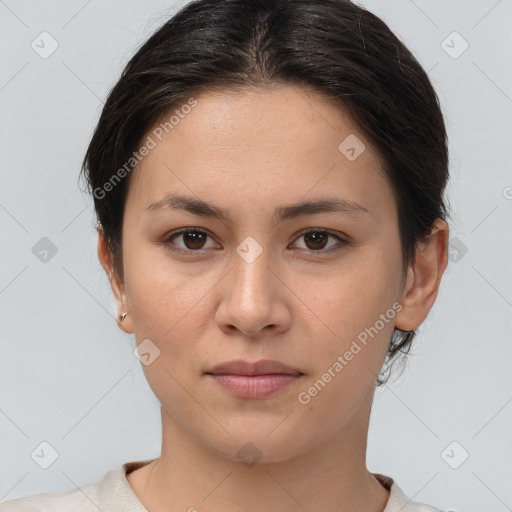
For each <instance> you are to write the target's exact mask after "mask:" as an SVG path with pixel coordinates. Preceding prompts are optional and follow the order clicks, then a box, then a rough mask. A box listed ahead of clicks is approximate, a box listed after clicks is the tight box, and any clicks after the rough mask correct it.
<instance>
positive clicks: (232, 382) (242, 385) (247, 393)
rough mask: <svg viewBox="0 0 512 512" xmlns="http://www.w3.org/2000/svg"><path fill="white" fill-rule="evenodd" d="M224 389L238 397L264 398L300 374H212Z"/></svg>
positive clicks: (294, 379) (285, 385) (284, 386)
mask: <svg viewBox="0 0 512 512" xmlns="http://www.w3.org/2000/svg"><path fill="white" fill-rule="evenodd" d="M210 376H211V377H213V378H214V379H215V381H216V382H217V383H219V384H220V385H221V386H222V387H223V388H224V389H226V390H227V391H228V392H229V393H230V394H231V395H234V396H235V397H237V398H264V397H266V396H269V395H272V394H273V393H275V392H277V391H279V390H281V389H284V388H286V387H288V386H290V385H291V384H292V383H294V382H295V381H296V380H297V379H299V378H300V375H288V374H283V373H276V374H268V375H212V374H210Z"/></svg>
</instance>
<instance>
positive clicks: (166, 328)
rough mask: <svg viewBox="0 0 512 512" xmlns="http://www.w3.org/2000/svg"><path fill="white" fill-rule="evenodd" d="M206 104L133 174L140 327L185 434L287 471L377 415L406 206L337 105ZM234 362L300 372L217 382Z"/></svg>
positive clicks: (132, 249) (318, 100)
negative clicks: (372, 405) (250, 448)
mask: <svg viewBox="0 0 512 512" xmlns="http://www.w3.org/2000/svg"><path fill="white" fill-rule="evenodd" d="M194 99H195V100H196V102H197V103H195V106H194V107H193V108H190V109H188V108H186V109H182V110H181V111H180V112H181V113H182V115H181V116H179V117H177V118H176V119H179V122H177V123H175V124H174V127H173V128H172V130H168V133H166V132H165V131H163V136H162V133H161V132H162V130H161V129H160V130H156V131H155V128H158V125H155V127H153V128H152V130H151V131H149V132H148V133H147V134H146V137H147V136H151V138H152V139H153V141H154V142H155V143H156V145H155V147H153V148H152V149H151V150H150V151H149V153H148V154H147V156H145V157H144V159H143V160H142V161H141V162H140V164H139V165H138V166H137V168H136V169H135V170H134V171H133V173H134V175H133V176H132V181H131V183H130V188H129V193H128V196H127V200H126V207H125V213H124V220H123V233H122V236H123V244H122V250H123V259H124V280H123V282H121V283H120V284H119V287H120V288H119V290H120V291H119V299H120V300H122V301H123V302H124V311H128V312H129V316H128V318H127V319H126V320H125V322H124V323H123V326H124V327H123V328H124V329H127V330H128V331H129V332H130V330H131V328H133V332H134V333H135V338H136V342H137V344H141V343H145V345H141V347H145V350H143V352H146V353H147V354H149V355H146V356H145V357H146V359H147V361H148V362H150V364H147V365H146V364H144V365H143V369H144V372H145V375H146V378H147V380H148V383H149V385H150V386H151V388H152V390H153V392H154V393H155V395H156V397H157V398H158V399H159V401H160V402H161V404H162V407H163V410H164V411H165V413H166V415H167V416H168V417H169V418H172V420H171V421H172V422H175V424H176V425H178V426H179V428H181V429H183V431H185V432H187V434H188V435H190V436H191V437H193V438H194V439H195V440H196V441H197V442H199V443H201V444H202V445H203V446H207V447H209V448H211V449H213V450H216V451H217V452H219V453H222V454H223V455H225V456H226V457H229V458H231V459H233V460H236V458H237V457H238V455H237V453H238V451H239V450H240V448H241V447H243V446H244V445H246V444H247V443H252V445H254V446H255V447H257V449H258V450H259V452H261V456H262V459H261V460H262V461H263V462H264V461H268V462H271V461H273V462H275V461H283V460H286V459H288V458H291V457H293V456H294V455H298V454H300V453H304V452H306V451H307V450H310V449H313V448H315V447H316V446H318V445H320V444H321V443H327V442H334V441H335V440H336V439H341V438H342V437H343V436H344V435H347V432H348V431H349V429H350V428H351V425H352V426H353V425H354V422H355V421H356V419H357V418H361V417H363V416H361V411H362V410H363V406H364V404H368V400H369V397H371V396H372V394H373V391H374V388H375V379H376V376H377V375H378V373H379V371H380V369H381V367H382V364H383V361H384V357H385V355H386V351H387V348H388V344H389V341H390V339H391V335H392V333H393V328H394V326H395V323H396V322H395V321H396V314H397V313H398V311H399V309H400V304H399V300H400V297H401V293H402V291H403V286H402V285H403V283H402V279H401V278H402V259H401V247H400V240H399V232H398V219H397V208H396V204H395V200H394V198H393V193H392V190H391V188H390V186H389V184H388V182H387V181H386V178H385V177H384V174H383V173H382V171H381V169H380V164H381V162H380V160H379V156H378V154H377V153H376V152H375V151H374V150H373V149H372V146H371V145H370V143H369V141H367V140H366V139H365V137H364V135H363V134H362V133H361V131H360V130H359V129H358V128H357V127H356V126H355V125H354V124H352V123H351V122H350V120H349V119H348V117H347V116H346V115H345V114H344V112H343V110H342V109H341V108H340V107H339V106H338V105H336V104H334V103H332V102H331V100H329V99H327V98H324V97H323V96H320V95H318V94H315V93H314V92H313V91H308V90H306V89H296V88H292V87H288V86H280V87H274V88H272V89H265V90H258V89H247V90H244V91H243V92H234V91H223V92H221V91H216V92H214V91H209V92H205V93H202V94H201V95H197V96H195V97H194ZM178 108H179V107H178ZM185 111H186V112H188V113H187V114H186V115H185V114H183V112H185ZM170 115H171V114H169V115H167V116H165V119H166V120H168V119H169V117H170ZM155 134H159V137H157V136H156V135H155ZM146 137H145V138H144V140H147V139H146ZM347 137H349V139H347ZM356 137H357V138H356ZM159 138H161V140H159ZM345 139H347V140H346V141H345ZM344 141H345V142H344ZM342 143H343V144H342ZM340 144H341V148H340ZM362 144H364V147H363V145H362ZM150 145H153V144H150ZM350 148H353V150H352V149H350ZM166 196H167V197H166ZM172 196H183V197H182V199H181V200H177V199H176V198H175V199H174V200H171V201H170V202H169V201H167V202H166V198H167V199H171V198H172ZM327 200H328V201H330V203H328V202H324V203H322V201H327ZM194 202H195V203H194ZM336 202H339V204H338V205H337V206H336V205H335V203H336ZM343 202H345V203H343ZM203 203H207V204H203ZM306 203H308V205H309V206H308V205H306ZM315 203H318V205H317V206H316V207H315V206H314V204H315ZM300 205H302V207H301V206H300ZM304 205H305V206H304ZM340 205H342V206H343V207H341V206H340ZM296 206H298V208H294V207H296ZM221 214H222V216H221ZM183 230H187V233H183ZM127 326H131V327H127ZM144 340H146V341H144ZM147 340H149V341H147ZM233 360H242V361H245V362H248V363H252V362H258V361H262V360H270V361H276V362H279V363H282V364H283V365H286V366H287V369H284V368H281V367H276V368H264V367H263V368H260V371H262V372H263V373H266V374H267V375H266V376H260V377H254V375H253V376H252V377H251V376H247V375H246V376H245V377H240V376H238V377H237V376H235V374H240V373H244V372H243V370H244V369H243V368H242V369H240V368H235V369H233V368H231V369H230V370H229V369H228V370H227V371H226V372H222V371H218V372H217V373H216V374H214V375H212V374H211V373H212V371H213V369H214V368H215V367H216V366H217V365H220V364H222V363H226V362H230V361H233ZM253 369H254V367H253ZM245 370H247V368H245ZM221 373H224V375H221ZM225 373H227V374H230V375H231V376H230V375H225ZM246 373H247V372H246ZM269 374H274V375H273V376H269ZM276 374H279V375H276ZM358 428H359V429H360V428H363V427H362V426H361V425H358Z"/></svg>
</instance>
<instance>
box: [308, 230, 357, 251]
mask: <svg viewBox="0 0 512 512" xmlns="http://www.w3.org/2000/svg"><path fill="white" fill-rule="evenodd" d="M329 237H331V238H332V239H335V240H336V241H337V242H338V243H337V244H336V243H334V244H331V245H330V246H328V247H327V249H328V250H324V249H325V248H326V246H327V243H328V240H329ZM301 238H303V239H304V241H305V242H306V247H305V249H306V250H309V251H311V252H331V248H332V247H333V246H336V245H339V246H343V245H347V244H348V240H347V239H345V238H344V237H342V236H340V235H335V234H334V233H331V232H329V231H325V230H321V229H310V230H309V231H305V232H303V233H302V234H301V235H300V236H299V238H298V240H300V239H301ZM301 248H302V247H301ZM338 248H341V247H337V248H336V249H334V250H337V249H338Z"/></svg>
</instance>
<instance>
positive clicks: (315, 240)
mask: <svg viewBox="0 0 512 512" xmlns="http://www.w3.org/2000/svg"><path fill="white" fill-rule="evenodd" d="M309 239H313V244H318V243H319V241H320V247H313V249H321V248H322V247H324V246H325V242H326V241H327V235H326V234H325V233H319V232H318V231H313V232H311V233H308V234H307V235H306V240H309Z"/></svg>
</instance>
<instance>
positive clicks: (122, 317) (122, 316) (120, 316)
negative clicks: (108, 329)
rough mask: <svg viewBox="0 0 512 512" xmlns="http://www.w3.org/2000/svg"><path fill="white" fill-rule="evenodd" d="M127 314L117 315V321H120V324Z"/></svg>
mask: <svg viewBox="0 0 512 512" xmlns="http://www.w3.org/2000/svg"><path fill="white" fill-rule="evenodd" d="M127 314H128V313H123V314H122V315H119V319H120V320H121V322H122V321H123V320H124V319H125V318H126V315H127Z"/></svg>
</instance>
